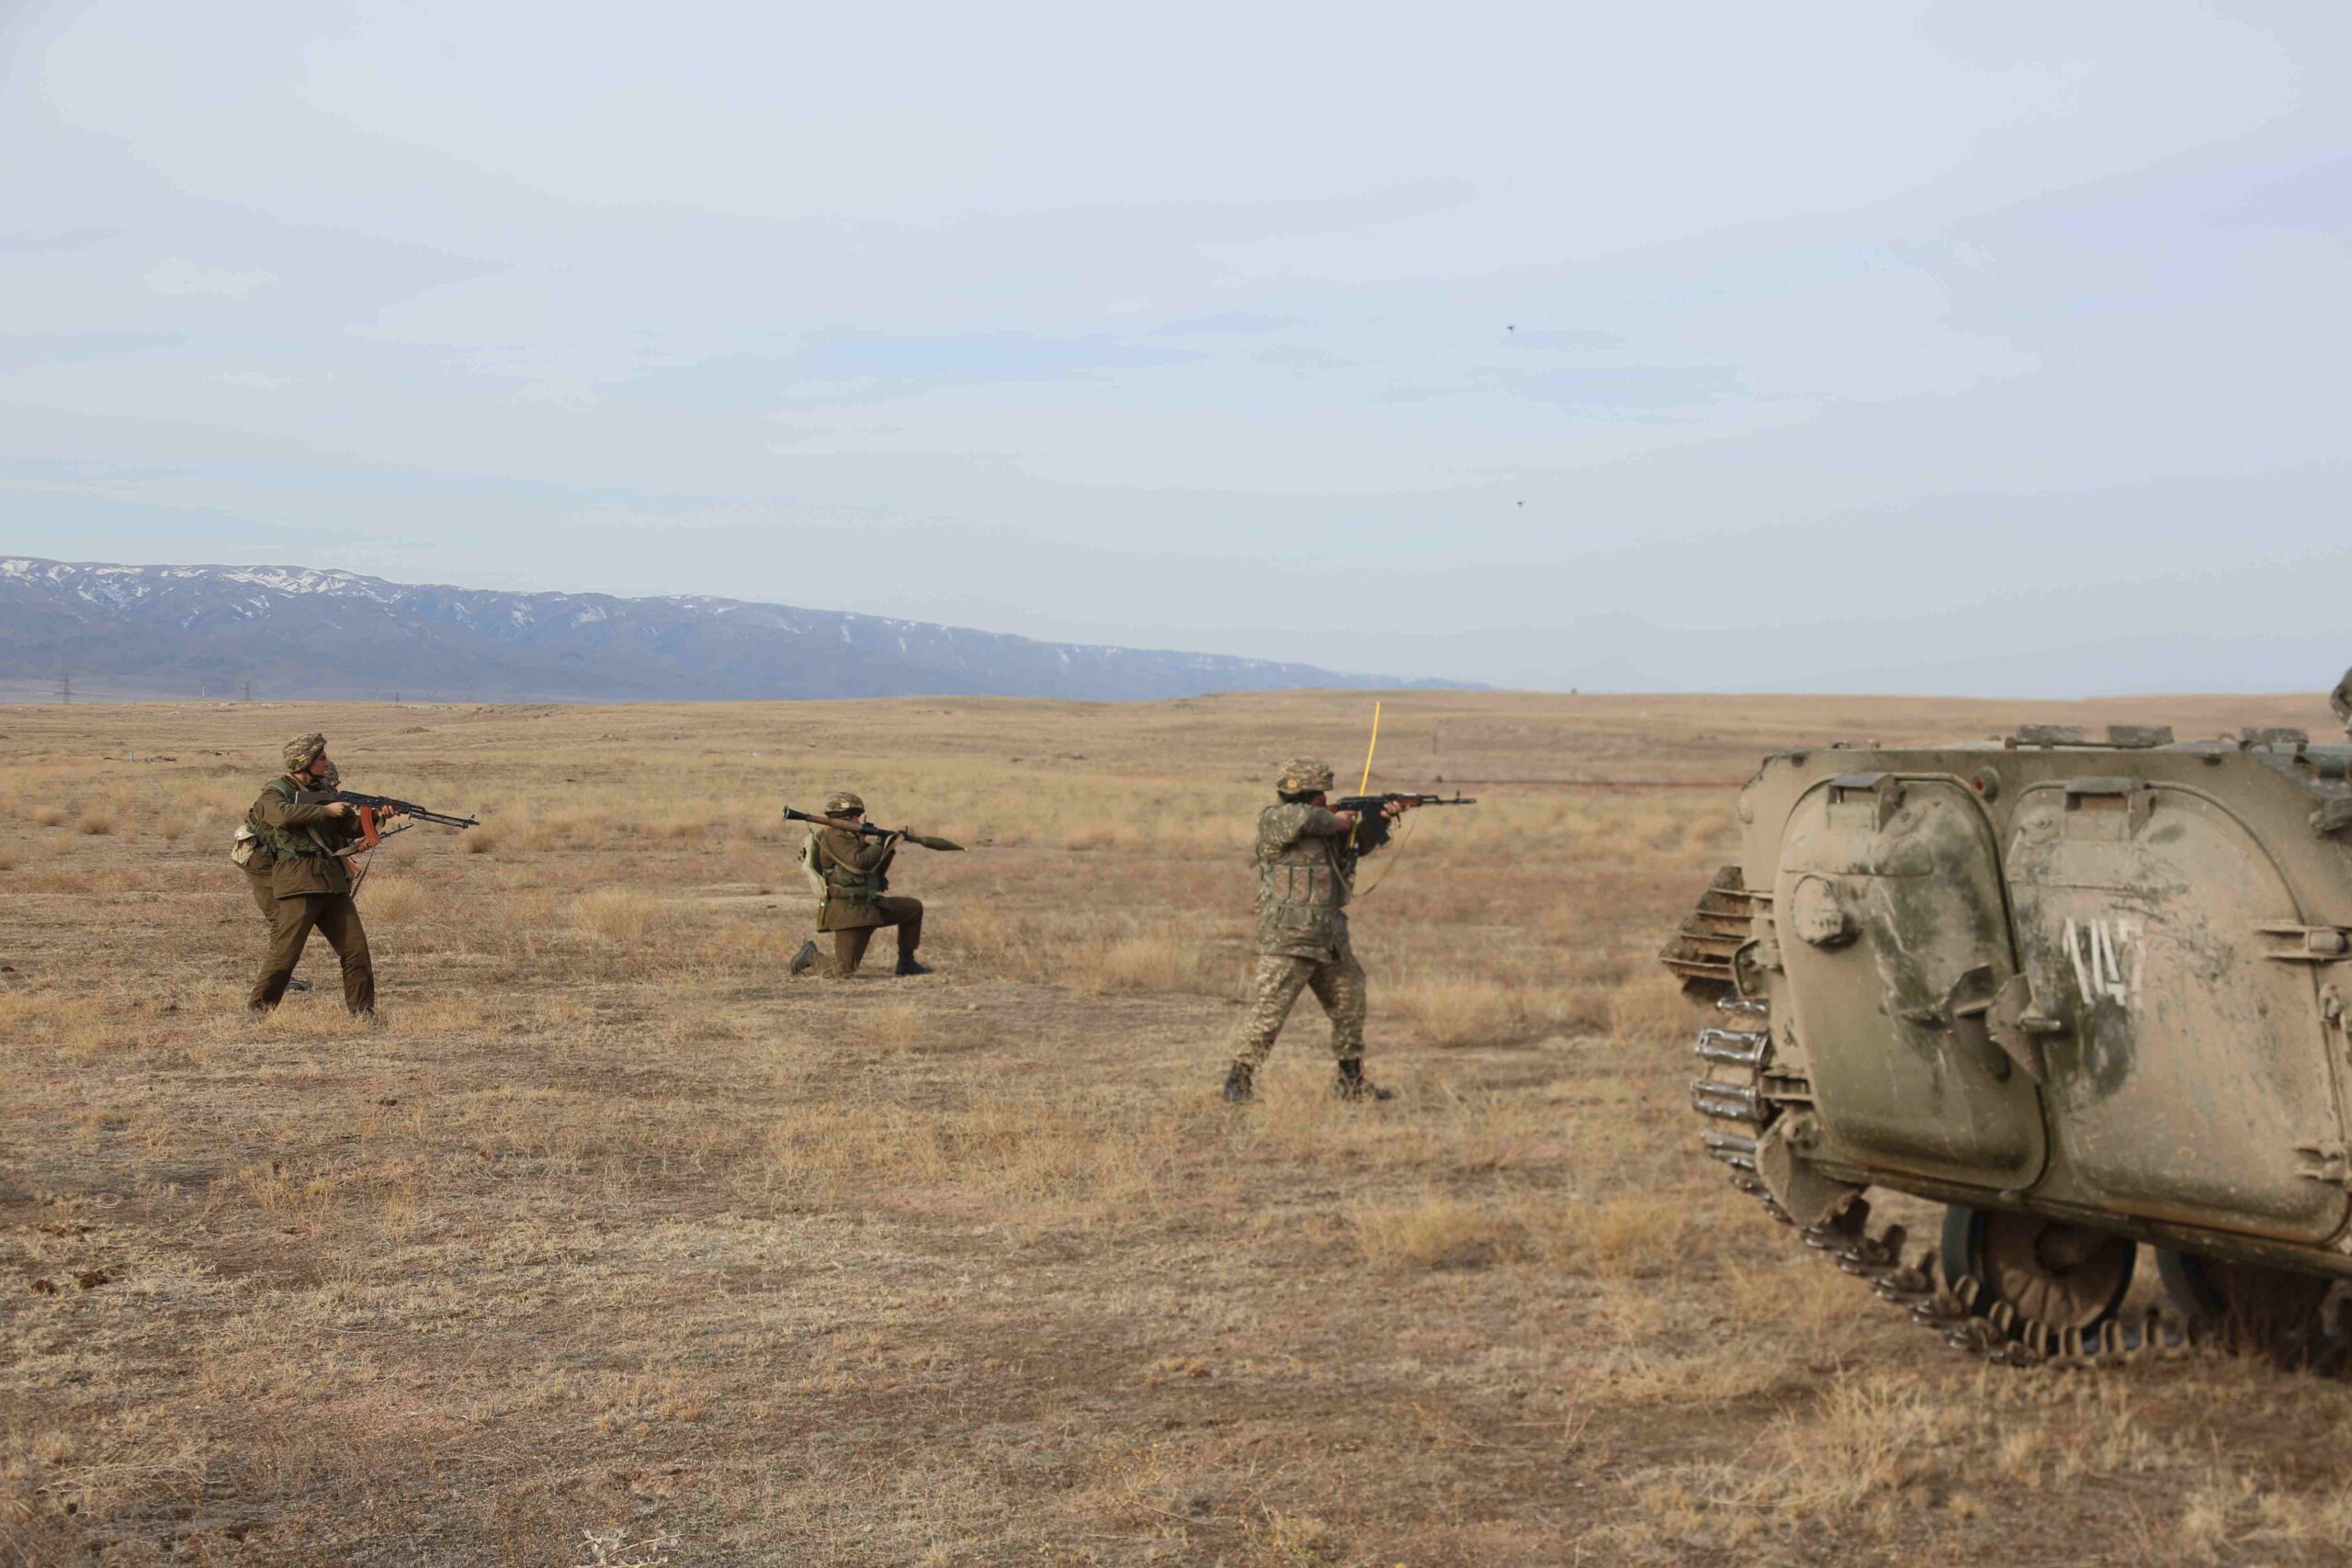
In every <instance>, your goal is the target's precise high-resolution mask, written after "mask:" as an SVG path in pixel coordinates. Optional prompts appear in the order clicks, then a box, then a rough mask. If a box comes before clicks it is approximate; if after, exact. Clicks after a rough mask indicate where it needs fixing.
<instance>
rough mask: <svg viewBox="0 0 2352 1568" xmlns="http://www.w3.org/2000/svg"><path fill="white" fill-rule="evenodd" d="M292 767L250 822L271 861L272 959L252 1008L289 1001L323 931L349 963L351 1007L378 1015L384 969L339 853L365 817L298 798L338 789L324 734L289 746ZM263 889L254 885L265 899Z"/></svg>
mask: <svg viewBox="0 0 2352 1568" xmlns="http://www.w3.org/2000/svg"><path fill="white" fill-rule="evenodd" d="M285 761H286V772H285V773H282V774H280V775H279V776H278V777H277V778H274V779H272V780H270V781H269V783H268V784H265V785H263V786H262V792H261V795H260V797H259V798H258V799H256V800H255V801H254V805H253V809H252V810H251V811H249V812H247V813H246V814H245V823H246V826H248V827H250V828H251V829H253V830H254V837H255V838H257V839H259V840H261V842H260V845H259V853H258V854H257V855H256V858H259V855H260V854H266V855H267V856H268V857H269V860H270V870H269V879H268V893H269V903H270V908H271V913H272V916H273V919H272V922H271V926H270V941H269V957H268V959H267V960H266V962H265V963H264V964H263V965H262V972H261V978H260V979H258V980H256V981H254V988H253V992H252V994H251V995H249V996H248V997H247V998H245V1005H246V1006H247V1007H248V1008H250V1009H252V1010H254V1012H257V1013H261V1012H267V1011H269V1010H271V1009H272V1008H274V1007H276V1006H277V1004H278V1003H279V1002H280V1001H282V1000H283V999H284V998H285V996H286V987H287V982H288V981H289V980H290V979H292V978H293V976H294V965H295V964H298V963H300V961H301V957H302V948H303V946H304V945H305V944H306V943H307V942H309V941H310V940H311V930H312V928H314V927H315V928H316V929H317V930H318V931H320V933H321V934H322V935H323V936H325V938H326V939H327V942H328V944H329V945H330V946H332V947H333V948H334V955H335V957H337V958H338V959H340V960H342V962H343V1005H344V1006H345V1007H347V1008H349V1009H350V1010H352V1011H353V1012H354V1013H355V1014H356V1015H357V1016H359V1017H361V1018H368V1019H372V1018H374V1017H375V1015H376V969H375V965H374V964H372V963H370V962H369V961H368V932H367V931H366V929H365V928H363V927H362V926H361V925H360V923H359V909H358V907H357V906H356V905H355V904H354V903H353V902H352V901H351V868H350V865H349V863H347V862H346V861H345V858H344V857H343V855H342V854H340V853H339V851H341V850H343V849H344V848H345V847H346V846H348V845H349V844H351V843H352V842H353V841H355V840H357V839H358V838H359V836H360V829H359V818H358V815H357V814H356V812H355V811H354V810H353V809H352V807H349V806H348V805H346V804H345V803H344V802H342V801H339V800H338V801H331V802H329V803H327V804H325V805H322V806H321V805H311V804H307V803H301V802H298V800H297V799H296V797H297V796H298V795H301V794H302V793H303V792H305V791H311V790H320V789H325V788H330V787H332V786H331V785H330V784H328V782H327V781H328V780H329V779H331V778H333V777H334V776H335V774H334V763H333V762H330V761H327V741H326V737H325V736H323V735H315V734H313V735H300V736H297V737H295V738H294V739H291V740H289V741H288V742H287V743H286V757H285ZM261 892H262V889H261V888H260V887H259V886H256V887H255V888H254V899H255V902H256V903H258V902H259V901H260V896H261Z"/></svg>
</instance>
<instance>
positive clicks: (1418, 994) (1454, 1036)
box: [1374, 975, 1527, 1045]
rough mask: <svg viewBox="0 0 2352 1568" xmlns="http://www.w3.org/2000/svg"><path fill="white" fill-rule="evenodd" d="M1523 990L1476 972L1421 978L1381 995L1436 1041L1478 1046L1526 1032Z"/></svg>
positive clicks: (1378, 999) (1378, 1003)
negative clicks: (1473, 974)
mask: <svg viewBox="0 0 2352 1568" xmlns="http://www.w3.org/2000/svg"><path fill="white" fill-rule="evenodd" d="M1523 994H1524V993H1523V991H1522V988H1521V987H1518V986H1514V985H1510V984H1509V983H1507V982H1504V981H1501V980H1492V979H1487V978H1483V977H1480V976H1446V975H1439V976H1416V977H1414V978H1411V979H1408V980H1406V981H1404V982H1403V983H1402V984H1400V985H1397V986H1395V987H1389V988H1388V989H1387V992H1386V994H1385V995H1375V996H1374V1006H1375V1007H1385V1008H1387V1009H1393V1010H1394V1011H1395V1012H1396V1013H1397V1016H1399V1017H1401V1018H1403V1019H1404V1020H1405V1021H1406V1022H1407V1023H1408V1024H1409V1025H1410V1026H1411V1027H1412V1030H1413V1032H1414V1033H1415V1034H1416V1035H1418V1036H1419V1037H1420V1038H1421V1039H1424V1040H1427V1041H1428V1042H1429V1043H1431V1044H1433V1045H1478V1044H1487V1043H1494V1042H1497V1041H1501V1040H1506V1039H1509V1038H1510V1037H1511V1036H1513V1035H1515V1034H1519V1033H1522V1032H1525V1030H1526V1027H1527V1013H1526V1010H1525V1006H1524V1003H1523V1001H1522V997H1523Z"/></svg>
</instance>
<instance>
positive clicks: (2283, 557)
mask: <svg viewBox="0 0 2352 1568" xmlns="http://www.w3.org/2000/svg"><path fill="white" fill-rule="evenodd" d="M2347 367H2352V6H2346V5H2345V4H2343V3H2342V0H2326V3H2324V4H2306V5H2296V4H2283V3H2282V4H2266V5H2254V4H2247V5H2242V6H2222V5H2192V4H2174V3H2165V0H2128V3H2125V0H2118V3H2113V4H2096V3H2080V4H2067V5H2054V6H2053V5H2050V4H2048V3H2046V0H2037V3H2033V4H2015V5H2011V4H2000V3H1996V0H1965V3H1959V4H1950V5H1928V4H1899V3H1889V0H1846V3H1843V4H1820V5H1806V6H1758V5H1751V4H1744V3H1734V0H1718V3H1714V4H1706V5H1700V4H1673V3H1663V4H1644V5H1625V4H1623V3H1622V0H1612V3H1611V4H1607V5H1565V4H1547V5H1533V6H1446V7H1430V6H1410V7H1404V6H1366V5H1363V4H1351V5H1347V6H1336V5H1335V6H1266V5H1263V4H1257V5H1250V6H1215V5H1202V4H1192V5H1187V6H1172V7H1140V6H1102V5H1099V4H1098V5H1086V6H1068V7H1044V6H1017V5H1016V6H968V5H961V6H952V7H933V6H909V5H903V4H902V5H897V6H838V5H835V6H821V7H820V6H793V5H780V4H775V3H764V4H756V5H754V4H742V5H716V4H711V5H695V4H683V3H682V4H679V5H673V6H645V5H642V4H630V5H626V6H624V5H603V4H567V5H562V6H557V5H552V4H548V5H537V6H526V5H519V4H518V5H482V4H480V3H479V0H476V3H470V4H464V5H458V4H436V3H429V0H401V3H399V4H381V5H378V4H356V5H354V4H333V3H321V0H302V3H300V4H287V5H266V4H253V3H245V0H240V3H238V4H235V5H232V6H200V5H186V4H165V3H163V0H147V3H144V4H123V5H115V4H89V3H81V0H54V3H46V0H31V3H30V4H28V3H27V0H0V549H5V550H10V551H16V552H21V553H27V554H33V555H46V556H55V557H60V558H68V559H79V560H91V559H96V560H123V561H141V562H146V561H173V562H186V561H202V562H271V563H286V564H304V565H321V566H335V567H344V568H349V569H353V570H363V571H370V572H376V573H379V574H381V575H383V576H386V577H390V578H394V579H398V580H403V581H438V582H455V583H460V584H466V585H470V586H484V587H511V588H533V589H537V588H562V589H571V590H597V591H603V592H616V593H671V592H695V593H718V594H728V595H733V596H737V597H742V598H753V599H773V600H779V601H783V602H786V603H789V604H806V605H814V606H820V607H825V608H832V609H850V610H863V611H871V612H876V613H880V614H887V615H903V616H910V617H914V618H919V619H925V620H944V621H950V622H954V623H956V624H960V625H967V626H983V627H987V628H989V629H993V630H1001V631H1012V632H1019V633H1024V634H1028V635H1031V636H1035V637H1052V638H1076V639H1082V640H1089V641H1108V642H1120V643H1127V644H1136V645H1143V646H1153V647H1182V648H1193V649H1209V650H1215V651H1219V652H1228V653H1239V654H1250V655H1258V656H1264V657H1272V658H1281V659H1296V660H1311V661H1314V662H1317V663H1322V664H1326V665H1330V666H1336V667H1340V668H1344V669H1351V670H1370V671H1395V672H1399V673H1407V674H1414V675H1442V676H1455V677H1464V678H1470V679H1477V680H1485V681H1491V682H1502V683H1510V684H1520V685H1539V686H1561V687H1565V686H1570V685H1583V686H1585V687H1588V688H1592V687H1616V688H1628V687H1631V688H1667V687H1675V688H1705V689H1714V688H1721V689H1762V688H1791V687H1815V688H1837V689H1848V690H1853V689H1867V690H1876V691H1957V692H1970V691H1973V692H1982V693H1986V694H2077V693H2098V692H2111V691H2123V690H2131V691H2151V690H2159V689H2198V688H2206V689H2211V688H2230V687H2240V688H2243V687H2258V688H2265V689H2297V690H2300V689H2324V688H2325V687H2326V686H2327V685H2328V684H2329V683H2331V682H2333V681H2334V679H2335V676H2336V675H2337V674H2338V673H2339V672H2340V671H2341V670H2342V668H2343V666H2344V664H2345V662H2346V660H2352V530H2347V528H2346V500H2347V496H2352V487H2348V486H2347V482H2346V481H2347V478H2352V455H2348V454H2347V452H2346V433H2347V430H2352V393H2347V384H2346V378H2347Z"/></svg>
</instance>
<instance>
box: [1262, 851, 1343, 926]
mask: <svg viewBox="0 0 2352 1568" xmlns="http://www.w3.org/2000/svg"><path fill="white" fill-rule="evenodd" d="M1339 846H1340V840H1337V839H1319V838H1317V839H1310V838H1297V839H1293V840H1291V841H1290V842H1289V843H1287V844H1284V845H1283V847H1282V848H1280V849H1278V850H1271V851H1269V852H1266V853H1265V854H1264V855H1263V856H1262V857H1261V859H1260V860H1259V862H1258V897H1259V898H1260V900H1261V902H1264V903H1269V904H1273V905H1277V906H1281V907H1283V908H1298V909H1342V908H1346V907H1347V903H1348V893H1349V891H1350V884H1351V882H1352V881H1353V878H1352V877H1351V876H1350V875H1349V874H1347V873H1346V872H1345V871H1343V870H1341V868H1340V847H1339Z"/></svg>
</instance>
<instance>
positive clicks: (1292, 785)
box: [1274, 757, 1331, 795]
mask: <svg viewBox="0 0 2352 1568" xmlns="http://www.w3.org/2000/svg"><path fill="white" fill-rule="evenodd" d="M1274 787H1275V788H1276V789H1278V790H1280V791H1282V793H1283V794H1284V795H1313V794H1314V793H1315V792H1316V791H1317V790H1318V789H1329V788H1330V787H1331V764H1330V763H1329V762H1327V761H1323V760H1322V759H1321V758H1320V757H1293V758H1292V759H1291V760H1290V761H1287V762H1284V763H1283V771H1282V772H1281V773H1280V774H1278V775H1276V777H1275V779H1274Z"/></svg>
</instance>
